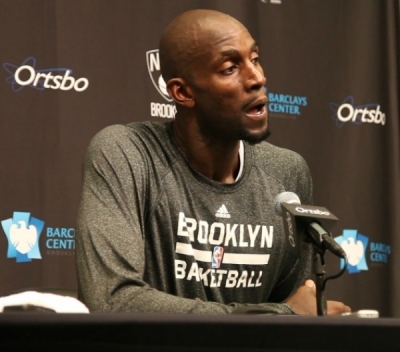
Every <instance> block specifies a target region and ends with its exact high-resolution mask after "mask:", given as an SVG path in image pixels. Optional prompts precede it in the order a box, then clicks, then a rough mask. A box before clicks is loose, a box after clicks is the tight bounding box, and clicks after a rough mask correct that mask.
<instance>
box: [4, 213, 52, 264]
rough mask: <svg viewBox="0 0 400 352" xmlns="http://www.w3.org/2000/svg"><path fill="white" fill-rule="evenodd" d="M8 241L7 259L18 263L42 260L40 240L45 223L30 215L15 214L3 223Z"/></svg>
mask: <svg viewBox="0 0 400 352" xmlns="http://www.w3.org/2000/svg"><path fill="white" fill-rule="evenodd" d="M1 226H2V227H3V231H4V233H5V235H6V237H7V240H8V249H7V258H15V259H16V261H17V263H23V262H30V261H32V259H42V256H41V255H40V249H39V238H40V235H41V233H42V230H43V227H44V221H42V220H39V219H37V218H35V217H33V216H31V214H30V213H26V212H14V213H13V217H12V218H10V219H6V220H3V221H2V222H1Z"/></svg>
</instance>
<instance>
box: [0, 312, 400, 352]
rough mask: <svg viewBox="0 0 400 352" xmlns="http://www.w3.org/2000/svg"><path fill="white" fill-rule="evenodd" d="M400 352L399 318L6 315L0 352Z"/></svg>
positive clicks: (0, 319) (0, 331)
mask: <svg viewBox="0 0 400 352" xmlns="http://www.w3.org/2000/svg"><path fill="white" fill-rule="evenodd" d="M32 350H34V351H57V352H58V351H72V352H77V351H111V352H115V351H145V352H149V351H151V352H153V351H180V352H183V351H185V352H186V351H224V352H225V351H235V352H237V351H257V352H258V351H396V350H397V351H400V319H394V318H349V317H299V316H271V315H177V314H128V313H92V314H56V313H37V312H18V313H15V312H14V313H3V314H0V351H2V352H3V351H7V352H8V351H32Z"/></svg>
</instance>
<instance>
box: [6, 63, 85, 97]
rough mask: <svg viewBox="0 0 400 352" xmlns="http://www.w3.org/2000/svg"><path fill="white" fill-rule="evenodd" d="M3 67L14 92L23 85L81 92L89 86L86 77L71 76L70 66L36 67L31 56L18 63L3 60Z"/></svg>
mask: <svg viewBox="0 0 400 352" xmlns="http://www.w3.org/2000/svg"><path fill="white" fill-rule="evenodd" d="M3 68H4V70H5V71H6V72H7V73H8V74H9V76H8V77H7V78H6V82H7V83H8V84H10V85H11V89H12V90H13V91H14V92H19V91H21V90H22V89H23V88H25V87H31V88H34V89H36V90H45V89H56V90H64V91H65V90H75V91H76V92H83V91H84V90H86V89H87V88H88V86H89V80H88V79H87V78H85V77H80V78H75V77H73V76H72V73H73V70H72V69H71V68H59V67H57V68H44V69H38V68H37V67H36V59H35V58H34V57H32V56H31V57H28V58H27V59H25V60H24V61H23V62H22V63H21V64H20V65H15V64H13V63H9V62H5V63H3Z"/></svg>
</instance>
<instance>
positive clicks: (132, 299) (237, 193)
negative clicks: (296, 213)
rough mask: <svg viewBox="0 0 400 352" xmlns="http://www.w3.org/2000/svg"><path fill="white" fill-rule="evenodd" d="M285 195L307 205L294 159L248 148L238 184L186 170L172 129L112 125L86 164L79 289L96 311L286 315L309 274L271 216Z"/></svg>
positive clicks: (304, 181)
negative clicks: (259, 310)
mask: <svg viewBox="0 0 400 352" xmlns="http://www.w3.org/2000/svg"><path fill="white" fill-rule="evenodd" d="M283 191H292V192H295V193H297V194H298V195H299V197H300V200H301V202H302V203H303V204H311V201H312V199H311V198H312V181H311V177H310V174H309V170H308V167H307V165H306V163H305V161H304V160H303V158H301V157H300V156H299V155H298V154H296V153H294V152H292V151H289V150H286V149H282V148H278V147H276V146H273V145H271V144H269V143H267V142H262V143H259V144H257V145H254V146H251V145H249V144H247V143H244V165H243V172H242V175H241V176H240V178H239V179H238V180H237V181H236V182H235V183H233V184H223V183H219V182H215V181H212V180H210V179H208V178H206V177H204V176H203V175H201V174H200V173H198V172H196V171H195V170H194V169H193V168H191V167H190V164H189V163H188V162H187V160H186V159H185V157H184V155H183V153H181V151H180V150H179V148H178V147H177V145H176V144H175V143H174V140H173V137H172V133H171V122H167V123H154V122H147V123H132V124H129V125H115V126H110V127H108V128H106V129H104V130H103V131H101V132H100V133H98V134H97V135H96V136H95V137H94V138H93V140H92V142H91V144H90V146H89V148H88V151H87V154H86V157H85V162H84V181H83V191H82V199H81V204H80V208H79V213H78V221H77V233H76V241H77V247H76V262H77V271H78V279H79V291H80V292H79V294H80V298H81V299H82V301H83V302H84V303H85V304H86V305H87V306H88V307H89V309H90V310H91V311H132V312H177V313H232V312H234V311H237V310H240V309H241V308H243V307H244V306H246V307H247V308H264V309H268V310H272V311H274V312H277V313H284V314H290V313H291V311H290V309H289V308H288V307H287V306H286V305H284V304H279V302H282V301H284V300H285V299H286V298H287V297H288V296H289V295H290V294H291V293H292V292H293V291H294V290H295V289H296V288H298V287H299V286H300V285H301V284H303V283H304V280H305V279H306V278H308V277H309V275H310V261H311V260H310V251H309V250H307V251H306V252H307V253H306V255H304V256H302V257H301V259H298V258H296V257H294V256H293V255H291V254H290V252H289V251H288V247H287V242H286V240H285V238H284V233H283V226H282V218H281V217H279V216H277V215H276V214H275V212H274V209H273V201H274V199H275V197H276V196H277V195H278V194H279V193H281V192H283Z"/></svg>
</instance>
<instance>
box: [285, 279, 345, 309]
mask: <svg viewBox="0 0 400 352" xmlns="http://www.w3.org/2000/svg"><path fill="white" fill-rule="evenodd" d="M285 303H287V304H288V305H289V306H290V307H291V308H292V309H293V311H294V312H295V313H297V314H299V315H317V303H316V287H315V284H314V281H312V280H307V281H306V282H305V284H304V286H301V287H299V289H298V290H297V291H296V293H295V294H294V295H292V296H290V297H289V298H288V299H287V300H286V302H285ZM348 312H351V309H350V307H348V306H346V305H345V304H343V303H342V302H337V301H327V315H339V314H342V313H348Z"/></svg>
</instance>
